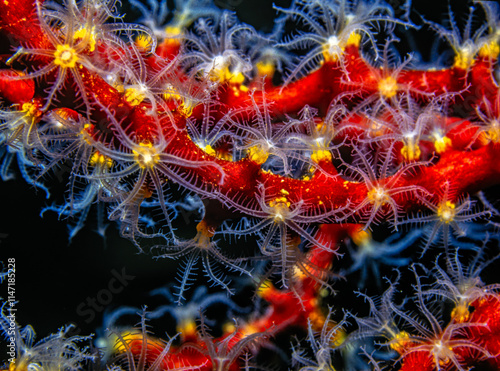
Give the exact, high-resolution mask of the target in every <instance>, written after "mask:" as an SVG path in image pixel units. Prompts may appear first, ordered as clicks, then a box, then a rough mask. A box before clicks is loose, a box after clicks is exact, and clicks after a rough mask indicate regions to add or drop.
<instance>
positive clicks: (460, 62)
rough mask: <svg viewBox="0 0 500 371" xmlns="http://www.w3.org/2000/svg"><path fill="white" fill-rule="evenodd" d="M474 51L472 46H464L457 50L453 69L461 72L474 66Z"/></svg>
mask: <svg viewBox="0 0 500 371" xmlns="http://www.w3.org/2000/svg"><path fill="white" fill-rule="evenodd" d="M474 57H475V50H474V48H473V47H472V46H470V45H466V46H464V47H462V48H461V49H459V50H457V54H456V55H455V61H454V63H453V67H455V68H460V69H462V70H467V69H469V68H470V67H471V66H472V65H473V64H474Z"/></svg>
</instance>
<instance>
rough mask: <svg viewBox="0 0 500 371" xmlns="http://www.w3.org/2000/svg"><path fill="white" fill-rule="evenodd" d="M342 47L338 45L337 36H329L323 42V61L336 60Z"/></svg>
mask: <svg viewBox="0 0 500 371" xmlns="http://www.w3.org/2000/svg"><path fill="white" fill-rule="evenodd" d="M343 50H344V48H343V47H342V46H341V45H340V40H339V39H338V38H337V36H335V35H334V36H330V37H329V38H328V41H327V42H326V43H325V44H323V51H322V53H323V59H324V61H325V62H337V61H338V60H339V58H340V55H339V54H342V52H343Z"/></svg>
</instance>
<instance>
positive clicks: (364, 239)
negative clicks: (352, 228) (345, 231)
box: [351, 229, 372, 246]
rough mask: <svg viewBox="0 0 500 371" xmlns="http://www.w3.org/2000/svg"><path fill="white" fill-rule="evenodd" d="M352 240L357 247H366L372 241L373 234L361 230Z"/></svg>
mask: <svg viewBox="0 0 500 371" xmlns="http://www.w3.org/2000/svg"><path fill="white" fill-rule="evenodd" d="M351 239H352V242H354V243H355V244H356V245H357V246H361V245H366V244H368V243H369V242H370V241H371V240H372V234H371V232H370V231H365V230H363V229H359V230H357V231H356V232H354V233H353V234H352V235H351Z"/></svg>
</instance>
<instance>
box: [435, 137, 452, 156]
mask: <svg viewBox="0 0 500 371" xmlns="http://www.w3.org/2000/svg"><path fill="white" fill-rule="evenodd" d="M450 147H451V139H450V138H448V137H437V138H436V140H435V141H434V148H435V149H436V152H437V153H439V154H442V153H444V152H446V151H447V150H448V148H450Z"/></svg>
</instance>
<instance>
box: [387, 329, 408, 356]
mask: <svg viewBox="0 0 500 371" xmlns="http://www.w3.org/2000/svg"><path fill="white" fill-rule="evenodd" d="M408 343H410V335H409V334H408V333H407V332H406V331H401V332H400V333H399V334H396V336H395V337H394V339H392V340H391V342H390V345H389V346H390V347H391V348H392V349H394V350H395V351H396V352H398V353H399V354H403V353H404V351H405V348H406V346H407V345H408Z"/></svg>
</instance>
